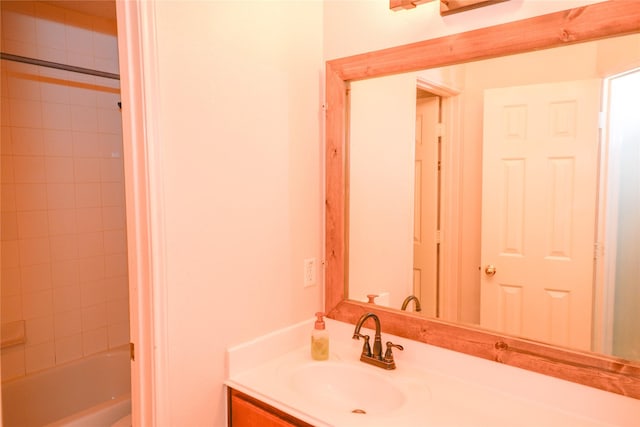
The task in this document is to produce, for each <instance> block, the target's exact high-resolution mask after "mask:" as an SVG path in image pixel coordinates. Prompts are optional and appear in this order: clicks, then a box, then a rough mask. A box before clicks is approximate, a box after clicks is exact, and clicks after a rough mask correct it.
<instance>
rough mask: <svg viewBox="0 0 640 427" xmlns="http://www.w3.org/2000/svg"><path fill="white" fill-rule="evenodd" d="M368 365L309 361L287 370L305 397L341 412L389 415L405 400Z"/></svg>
mask: <svg viewBox="0 0 640 427" xmlns="http://www.w3.org/2000/svg"><path fill="white" fill-rule="evenodd" d="M372 369H379V368H372V367H369V366H362V367H360V366H357V365H354V364H346V363H340V362H332V361H326V362H311V363H304V364H301V365H298V366H296V367H295V368H293V369H291V370H290V371H289V372H287V374H286V375H288V380H289V384H290V386H291V388H292V389H293V390H295V391H296V393H299V394H300V396H301V397H303V398H304V399H305V400H306V399H309V400H311V401H313V402H314V403H316V404H318V405H323V406H325V407H330V408H331V409H333V410H338V411H340V412H353V413H359V414H362V413H366V414H389V413H390V412H392V411H394V410H396V409H398V408H400V407H401V406H402V405H403V404H404V403H405V402H406V400H407V396H406V394H405V392H404V391H403V390H402V389H400V388H399V387H398V386H397V385H395V384H394V383H393V382H392V381H391V380H390V379H389V378H387V377H385V376H384V375H382V374H378V373H377V372H375V371H373V370H372Z"/></svg>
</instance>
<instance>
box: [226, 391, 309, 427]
mask: <svg viewBox="0 0 640 427" xmlns="http://www.w3.org/2000/svg"><path fill="white" fill-rule="evenodd" d="M230 394H231V396H230V399H229V426H230V427H313V426H312V425H311V424H307V423H305V422H303V421H300V420H298V419H296V418H295V417H292V416H291V415H288V414H286V413H284V412H282V411H280V410H278V409H276V408H273V407H271V406H269V405H267V404H266V403H264V402H260V401H259V400H257V399H254V398H252V397H250V396H247V395H246V394H244V393H240V392H239V391H236V390H233V389H232V390H230Z"/></svg>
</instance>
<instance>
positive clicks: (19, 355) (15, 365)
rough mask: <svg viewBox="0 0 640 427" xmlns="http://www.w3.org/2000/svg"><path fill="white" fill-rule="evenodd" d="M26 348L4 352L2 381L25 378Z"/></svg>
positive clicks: (14, 348) (10, 349)
mask: <svg viewBox="0 0 640 427" xmlns="http://www.w3.org/2000/svg"><path fill="white" fill-rule="evenodd" d="M24 359H25V355H24V346H22V345H20V346H16V347H10V348H7V349H3V350H2V380H3V381H8V380H12V379H14V378H20V377H23V376H24V375H25V373H26V370H25V360H24Z"/></svg>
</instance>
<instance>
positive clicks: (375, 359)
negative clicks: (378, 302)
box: [353, 313, 404, 369]
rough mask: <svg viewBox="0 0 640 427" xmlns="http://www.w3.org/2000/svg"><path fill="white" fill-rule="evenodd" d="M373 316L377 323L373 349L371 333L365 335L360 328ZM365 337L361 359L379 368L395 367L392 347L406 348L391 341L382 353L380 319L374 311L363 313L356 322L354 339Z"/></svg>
mask: <svg viewBox="0 0 640 427" xmlns="http://www.w3.org/2000/svg"><path fill="white" fill-rule="evenodd" d="M369 318H372V319H373V321H374V322H375V324H376V335H375V337H374V339H373V350H371V346H370V345H369V335H363V334H361V333H360V328H362V325H363V324H364V322H365V321H366V320H367V319H369ZM360 338H362V339H364V345H363V346H362V353H361V354H360V360H361V361H362V362H365V363H369V364H371V365H374V366H377V367H379V368H384V369H395V368H396V363H395V361H394V360H393V353H392V351H391V350H392V349H393V348H394V347H395V348H397V349H398V350H404V348H403V347H402V346H401V345H398V344H394V343H392V342H391V341H388V342H387V351H386V352H385V354H384V356H383V355H382V334H381V330H380V319H379V318H378V316H376V315H375V314H374V313H366V314H363V315H362V316H361V317H360V319H359V320H358V323H357V324H356V328H355V330H354V331H353V339H354V340H358V339H360Z"/></svg>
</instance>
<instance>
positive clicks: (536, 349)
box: [325, 2, 640, 398]
mask: <svg viewBox="0 0 640 427" xmlns="http://www.w3.org/2000/svg"><path fill="white" fill-rule="evenodd" d="M611 22H615V23H616V25H615V27H613V26H612V25H610V23H611ZM638 32H640V4H635V3H634V2H605V3H599V4H594V5H590V6H585V7H582V8H577V9H573V10H568V11H564V12H559V13H553V14H549V15H544V16H539V17H535V18H530V19H526V20H523V21H520V22H513V23H509V24H503V25H499V26H496V27H491V28H485V29H480V30H476V31H471V32H467V33H462V34H457V35H453V36H448V37H443V38H439V39H434V40H427V41H424V42H420V43H414V44H411V45H406V46H399V47H397V48H391V49H386V50H384V51H378V52H370V53H367V54H362V55H356V56H352V57H348V58H342V59H337V60H333V61H329V62H328V63H327V75H326V79H327V84H326V91H327V104H328V109H327V113H326V114H327V121H326V136H327V165H326V166H327V183H326V193H327V202H326V222H327V223H326V233H327V235H326V248H327V249H326V257H327V269H326V276H325V286H326V294H325V295H326V310H327V312H329V316H330V317H332V318H335V319H338V320H343V321H347V322H351V323H355V322H356V321H357V319H358V317H359V316H360V315H361V314H362V313H364V312H365V311H373V312H375V313H376V314H378V315H379V317H380V319H381V321H382V324H383V325H384V329H385V331H386V332H388V333H393V334H396V335H400V336H404V337H407V338H410V339H414V340H418V341H422V342H426V343H429V344H433V345H437V346H441V347H445V348H449V349H452V350H455V351H460V352H464V353H467V354H472V355H475V356H478V357H483V358H486V359H490V360H494V361H497V362H501V363H505V364H509V365H513V366H517V367H521V368H524V369H529V370H532V371H536V372H540V373H543V374H547V375H552V376H555V377H558V378H562V379H566V380H570V381H574V382H578V383H581V384H585V385H589V386H593V387H597V388H600V389H604V390H608V391H612V392H616V393H620V394H624V395H627V396H632V397H635V398H640V364H638V363H635V362H631V361H629V360H626V359H622V358H617V357H611V356H605V355H603V354H600V353H596V352H589V351H580V350H571V349H568V348H566V347H561V346H557V345H550V344H544V343H542V342H540V341H536V340H533V339H523V338H517V337H515V336H513V335H509V334H507V333H500V332H489V331H487V330H483V329H479V328H477V327H474V326H469V325H462V324H454V323H451V322H448V321H443V320H436V319H433V318H425V317H423V316H419V315H416V314H414V313H410V312H404V311H400V310H397V309H389V308H385V307H382V306H379V305H371V304H367V303H365V302H359V301H354V300H348V299H346V298H345V296H346V295H348V293H347V292H348V291H347V290H346V289H345V282H346V280H345V279H346V278H347V277H349V266H348V264H345V255H346V254H347V248H348V245H349V241H348V239H347V238H346V236H348V233H349V227H350V226H351V224H349V223H348V221H347V217H346V216H345V213H346V211H347V208H348V204H347V203H346V202H347V200H349V189H350V185H349V184H350V182H349V174H348V173H347V171H348V168H349V167H350V158H349V154H350V153H349V151H348V149H347V144H346V141H347V140H348V138H349V135H348V133H349V132H350V130H349V126H348V123H349V121H348V120H349V119H348V115H347V113H348V112H349V111H350V109H349V108H348V105H347V103H348V101H349V100H348V97H347V93H348V89H349V88H350V85H351V83H352V82H355V81H358V80H363V79H368V78H373V77H380V76H385V75H396V74H399V73H405V72H415V71H417V70H426V69H434V68H436V67H443V66H450V65H454V64H460V63H467V62H470V61H475V60H483V59H488V58H492V57H503V56H506V55H511V54H515V53H522V52H528V51H534V50H539V49H547V48H553V47H557V46H560V45H569V44H574V43H578V42H586V41H591V40H596V39H601V38H608V37H611V36H616V35H624V34H629V33H638ZM443 155H445V156H451V157H450V158H449V159H448V160H451V161H454V162H455V161H456V159H455V157H453V156H452V155H451V153H443ZM444 203H445V204H450V206H452V208H451V207H450V208H449V209H450V210H449V212H459V209H460V206H459V205H458V206H456V203H457V201H456V199H455V198H452V199H451V200H446V201H445V202H444ZM452 228H453V227H452ZM459 239H460V236H457V238H456V239H453V240H454V241H458V240H459ZM443 252H444V253H443V256H445V257H450V258H455V257H457V256H461V255H460V253H459V252H460V246H457V247H456V245H449V246H448V247H447V248H444V250H443ZM349 253H350V252H349ZM450 277H454V278H456V275H455V274H451V275H450ZM460 280H461V278H457V282H456V281H454V282H453V283H460Z"/></svg>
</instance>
